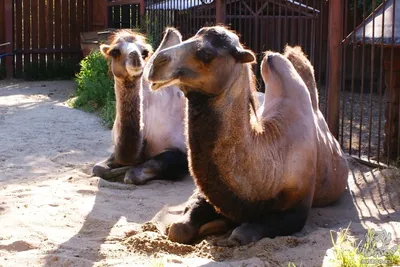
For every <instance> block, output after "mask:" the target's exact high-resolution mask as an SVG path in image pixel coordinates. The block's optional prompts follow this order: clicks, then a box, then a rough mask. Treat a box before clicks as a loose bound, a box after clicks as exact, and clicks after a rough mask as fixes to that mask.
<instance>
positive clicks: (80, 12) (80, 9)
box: [76, 0, 86, 47]
mask: <svg viewBox="0 0 400 267" xmlns="http://www.w3.org/2000/svg"><path fill="white" fill-rule="evenodd" d="M83 3H84V0H78V1H77V8H76V10H77V15H76V23H77V24H78V28H79V30H78V45H79V47H80V33H81V32H84V31H86V27H85V25H84V4H83Z"/></svg>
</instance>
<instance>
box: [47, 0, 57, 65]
mask: <svg viewBox="0 0 400 267" xmlns="http://www.w3.org/2000/svg"><path fill="white" fill-rule="evenodd" d="M56 1H57V0H56ZM53 7H54V0H47V5H46V11H47V12H46V20H47V22H46V36H47V38H46V42H47V44H46V46H47V49H53V44H54V43H53V42H54V27H53V23H54V10H53ZM53 60H54V54H53V53H50V52H49V53H47V61H48V62H51V61H53Z"/></svg>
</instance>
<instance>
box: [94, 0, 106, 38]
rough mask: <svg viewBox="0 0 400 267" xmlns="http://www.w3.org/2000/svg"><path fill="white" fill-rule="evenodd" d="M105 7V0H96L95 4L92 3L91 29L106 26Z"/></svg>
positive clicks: (97, 29)
mask: <svg viewBox="0 0 400 267" xmlns="http://www.w3.org/2000/svg"><path fill="white" fill-rule="evenodd" d="M107 8H108V5H107V0H96V4H93V5H92V11H93V13H92V14H93V15H92V31H99V30H104V29H105V28H107V19H108V15H107Z"/></svg>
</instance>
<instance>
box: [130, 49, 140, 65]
mask: <svg viewBox="0 0 400 267" xmlns="http://www.w3.org/2000/svg"><path fill="white" fill-rule="evenodd" d="M129 59H130V60H131V62H132V65H133V66H137V67H139V66H140V65H141V61H140V59H141V56H140V55H139V53H138V52H137V51H132V52H130V53H129Z"/></svg>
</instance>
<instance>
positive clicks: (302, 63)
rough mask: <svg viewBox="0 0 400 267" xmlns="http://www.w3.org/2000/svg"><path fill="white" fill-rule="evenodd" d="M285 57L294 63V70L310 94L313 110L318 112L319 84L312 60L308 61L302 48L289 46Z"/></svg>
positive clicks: (286, 48)
mask: <svg viewBox="0 0 400 267" xmlns="http://www.w3.org/2000/svg"><path fill="white" fill-rule="evenodd" d="M284 56H285V57H286V58H287V59H289V61H290V62H292V64H293V66H294V68H295V69H296V71H297V72H298V73H299V75H300V77H301V78H302V79H303V81H304V83H305V84H306V86H307V88H308V90H309V92H310V97H311V103H312V106H313V109H314V110H318V91H317V83H316V82H315V76H314V68H313V66H312V64H311V62H310V60H308V58H307V56H306V55H305V54H304V52H303V50H302V49H301V47H300V46H294V47H292V46H289V45H287V46H286V47H285V51H284Z"/></svg>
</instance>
